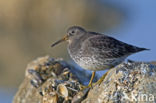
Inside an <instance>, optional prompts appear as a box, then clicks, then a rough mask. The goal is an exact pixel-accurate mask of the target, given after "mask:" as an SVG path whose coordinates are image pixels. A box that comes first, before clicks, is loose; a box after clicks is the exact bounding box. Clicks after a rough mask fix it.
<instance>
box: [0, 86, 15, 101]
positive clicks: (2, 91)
mask: <svg viewBox="0 0 156 103" xmlns="http://www.w3.org/2000/svg"><path fill="white" fill-rule="evenodd" d="M15 93H16V89H15V88H2V87H1V88H0V103H12V100H13V97H14V95H15Z"/></svg>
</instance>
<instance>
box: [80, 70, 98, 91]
mask: <svg viewBox="0 0 156 103" xmlns="http://www.w3.org/2000/svg"><path fill="white" fill-rule="evenodd" d="M95 73H96V72H95V71H93V72H92V76H91V79H90V81H89V84H88V86H81V90H84V89H86V88H90V87H92V82H93V79H94V77H95Z"/></svg>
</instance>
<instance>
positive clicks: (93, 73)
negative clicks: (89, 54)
mask: <svg viewBox="0 0 156 103" xmlns="http://www.w3.org/2000/svg"><path fill="white" fill-rule="evenodd" d="M95 73H96V72H95V71H93V72H92V76H91V78H90V81H89V84H88V87H92V82H93V79H94V77H95Z"/></svg>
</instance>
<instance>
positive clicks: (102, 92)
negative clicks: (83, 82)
mask: <svg viewBox="0 0 156 103" xmlns="http://www.w3.org/2000/svg"><path fill="white" fill-rule="evenodd" d="M155 102H156V66H154V65H151V64H148V63H141V62H140V63H138V62H137V63H135V62H134V63H130V62H129V63H123V64H120V65H118V66H117V67H116V68H113V69H111V70H110V71H108V75H107V76H106V78H105V80H104V81H103V82H102V83H101V85H99V86H98V85H97V86H95V87H94V88H93V89H92V90H90V92H89V94H88V97H87V98H86V99H85V100H84V101H83V103H155Z"/></svg>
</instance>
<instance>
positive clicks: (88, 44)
mask: <svg viewBox="0 0 156 103" xmlns="http://www.w3.org/2000/svg"><path fill="white" fill-rule="evenodd" d="M66 33H67V34H66V35H65V36H64V37H63V38H62V39H60V40H58V41H56V42H55V43H53V44H52V45H51V47H54V46H55V45H57V44H59V43H61V42H63V41H66V42H67V50H68V53H69V55H70V57H71V58H72V59H73V60H74V62H75V63H77V64H78V65H79V66H80V67H82V68H83V69H86V70H91V71H92V76H91V79H90V82H89V84H88V86H83V89H85V88H90V87H92V81H93V79H94V76H95V73H96V71H100V70H106V69H112V68H113V67H115V66H117V65H119V64H120V63H122V62H123V61H124V60H125V59H126V58H127V57H128V56H130V55H132V54H134V53H137V52H140V51H144V50H149V49H146V48H141V47H137V46H133V45H131V44H127V43H124V42H122V41H120V40H117V39H115V38H113V37H111V36H108V35H105V34H102V33H98V32H93V31H88V30H86V29H84V28H83V27H80V26H71V27H69V28H68V29H67V32H66ZM107 73H108V72H106V73H105V74H104V75H103V76H102V77H101V78H100V79H99V80H98V81H97V82H96V83H95V84H100V83H101V82H102V81H103V79H104V78H105V76H106V75H107Z"/></svg>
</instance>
